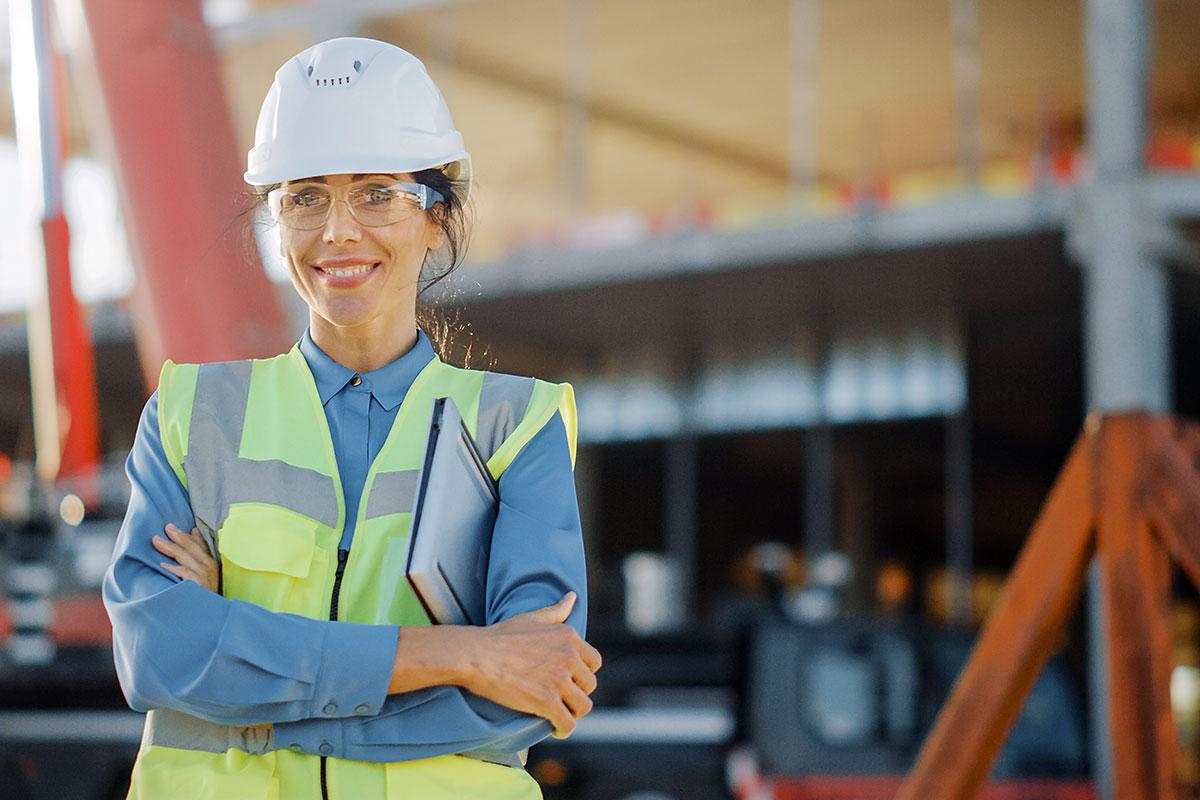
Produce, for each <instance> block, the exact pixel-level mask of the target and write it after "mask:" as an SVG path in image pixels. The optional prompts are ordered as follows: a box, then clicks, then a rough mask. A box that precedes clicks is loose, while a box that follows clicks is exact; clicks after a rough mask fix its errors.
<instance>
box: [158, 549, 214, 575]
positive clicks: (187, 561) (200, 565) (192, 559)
mask: <svg viewBox="0 0 1200 800" xmlns="http://www.w3.org/2000/svg"><path fill="white" fill-rule="evenodd" d="M171 547H172V549H171V550H164V552H166V553H167V555H169V556H171V558H173V559H175V560H176V561H177V562H178V563H179V565H180V566H181V567H187V568H188V569H190V570H192V571H193V572H195V573H196V574H197V575H203V574H204V572H205V571H206V565H205V563H204V560H203V559H202V558H201V557H200V556H198V555H196V553H194V552H192V551H191V550H188V549H187V548H185V547H183V546H182V545H171ZM159 549H160V550H163V549H164V548H159Z"/></svg>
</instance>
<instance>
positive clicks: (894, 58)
mask: <svg viewBox="0 0 1200 800" xmlns="http://www.w3.org/2000/svg"><path fill="white" fill-rule="evenodd" d="M253 5H255V6H256V8H258V9H268V8H269V9H272V10H279V9H280V8H286V7H289V6H292V7H296V8H299V7H300V6H301V5H303V4H299V3H289V2H287V1H286V0H274V1H271V0H258V1H257V2H256V3H254V4H253ZM370 5H371V7H372V9H374V10H375V12H376V13H373V14H371V15H370V16H369V17H368V18H367V19H366V20H365V21H362V22H361V23H360V24H358V25H356V26H353V30H356V31H357V32H359V33H361V34H362V35H366V36H373V37H377V38H383V39H387V40H389V41H392V42H394V43H396V44H398V45H400V46H402V47H405V48H406V49H409V50H411V51H412V52H414V53H415V54H417V55H418V56H419V57H421V58H422V59H423V60H425V62H426V64H427V65H428V67H429V70H430V73H431V74H432V75H433V77H434V79H435V80H436V81H437V82H438V84H439V85H440V86H441V88H442V90H443V93H444V94H445V95H446V97H447V99H448V101H449V102H450V105H451V109H452V111H453V114H454V116H455V120H456V123H457V124H458V127H459V128H460V129H461V130H462V131H463V134H464V136H465V137H466V141H467V145H468V148H469V149H470V150H471V152H472V155H473V157H474V160H475V166H476V174H477V176H478V181H479V186H480V190H481V191H480V192H479V195H478V200H479V203H480V205H479V212H480V223H481V224H480V225H479V226H478V228H477V237H476V252H477V253H478V252H480V251H482V252H485V253H486V252H489V251H492V250H495V249H497V248H499V247H500V246H501V243H502V242H504V241H511V240H512V239H513V238H514V237H516V238H521V237H522V236H536V235H537V233H538V232H539V231H543V230H545V229H546V228H548V227H550V226H553V225H554V224H556V223H558V222H561V221H563V220H564V219H566V218H568V217H570V216H571V214H572V212H571V210H570V207H569V203H568V201H567V198H568V193H567V191H566V189H565V188H564V187H565V185H566V181H567V179H566V178H565V177H564V174H565V173H566V172H567V169H566V167H565V165H566V163H567V162H568V156H567V152H568V150H567V144H566V138H567V135H568V134H567V131H568V130H569V127H568V125H567V124H566V122H565V120H566V115H565V114H564V108H565V101H564V97H565V90H566V87H565V85H564V76H565V75H569V74H571V73H572V71H573V70H574V71H580V70H582V74H584V75H586V89H587V107H588V110H589V114H588V116H587V119H588V123H587V126H586V136H585V140H584V142H585V143H584V144H583V145H582V150H581V151H578V152H583V153H585V154H586V158H584V159H583V160H582V163H580V160H579V159H575V161H574V162H573V163H574V167H573V168H572V170H571V171H572V172H573V173H574V176H575V180H577V181H579V183H577V184H575V185H576V186H577V187H582V189H581V190H580V191H581V196H582V202H581V204H580V205H581V206H582V207H581V209H580V211H581V212H583V213H587V214H593V215H594V214H596V213H598V212H614V211H618V210H620V209H632V210H636V211H639V212H659V213H661V212H670V211H671V210H677V209H681V208H692V207H695V206H696V205H697V204H698V203H704V202H710V203H711V202H715V203H729V202H735V203H736V202H743V203H746V204H748V205H769V204H772V203H782V202H783V201H784V200H785V199H786V197H787V189H788V162H789V157H788V156H789V80H790V67H789V63H790V62H789V6H790V4H789V2H788V0H754V1H753V2H750V3H747V2H745V1H744V0H654V2H645V0H605V2H595V0H593V1H592V2H590V3H589V2H586V0H473V1H471V2H467V1H463V2H439V3H429V4H426V5H428V6H429V7H427V8H425V9H424V10H420V11H415V12H408V13H392V14H388V13H378V9H379V7H380V6H381V3H379V2H372V3H371V4H370ZM397 5H402V4H401V3H398V4H397ZM818 5H819V23H818V35H817V37H816V39H815V41H816V52H815V65H816V69H815V72H814V73H812V74H811V75H810V77H809V80H811V81H813V83H812V87H813V88H814V89H815V114H812V115H805V116H804V118H802V119H799V120H797V123H796V124H797V125H798V126H800V127H799V128H798V130H799V132H800V135H801V141H802V142H803V141H807V142H809V143H810V145H809V146H810V147H811V148H812V150H810V151H804V150H802V152H811V153H812V155H813V157H815V163H816V171H817V175H818V177H819V179H820V182H821V184H822V185H824V186H836V185H840V184H844V183H846V182H855V181H870V180H871V179H873V178H875V177H878V176H881V175H897V174H905V173H913V172H922V173H926V174H929V175H934V176H941V177H942V178H950V179H953V178H954V177H955V175H956V172H957V165H958V161H959V148H960V141H959V127H958V124H957V114H958V110H957V109H958V106H957V103H956V81H955V71H954V67H953V65H954V58H953V39H952V25H951V2H950V0H902V1H898V0H821V2H819V3H818ZM343 7H344V8H347V9H353V8H354V4H352V3H346V4H345V5H344V6H343ZM978 13H979V28H980V38H979V58H980V65H981V83H980V87H979V97H978V102H979V107H980V133H979V137H980V151H981V156H982V159H983V161H984V162H985V164H986V163H991V162H998V161H1009V160H1020V159H1028V158H1029V157H1030V155H1031V154H1032V153H1033V152H1034V151H1035V150H1036V149H1037V147H1038V146H1039V142H1040V143H1041V144H1042V145H1043V146H1049V147H1053V148H1062V149H1067V148H1071V147H1073V146H1075V145H1077V144H1078V143H1079V141H1080V138H1081V130H1082V116H1083V113H1082V108H1083V95H1084V89H1083V77H1084V75H1083V30H1082V21H1081V2H1080V0H979V2H978ZM1153 13H1154V41H1155V56H1154V69H1153V82H1152V87H1153V88H1152V98H1153V101H1152V102H1153V112H1152V115H1153V116H1152V124H1153V127H1154V130H1155V131H1156V134H1158V135H1172V136H1181V137H1191V136H1196V135H1200V118H1198V117H1200V114H1198V113H1197V109H1198V108H1200V55H1197V54H1196V53H1195V46H1194V34H1195V31H1197V30H1200V3H1197V2H1194V0H1157V1H1156V2H1154V3H1153ZM312 28H313V26H312V25H308V26H303V25H302V26H299V27H297V28H295V29H294V30H290V31H280V32H276V33H272V34H269V35H265V36H260V37H256V38H254V39H251V40H240V41H233V42H232V43H227V44H224V45H222V53H223V56H224V68H225V79H226V85H227V87H228V93H229V98H230V104H231V108H232V112H233V120H234V124H235V127H236V131H237V135H238V137H239V141H240V142H241V144H242V146H243V147H248V146H249V144H250V140H251V137H252V135H253V129H254V120H255V117H256V115H257V110H258V104H259V103H260V101H261V98H262V95H263V93H264V92H265V91H266V88H267V86H268V85H269V84H270V81H271V77H272V74H273V72H274V70H275V69H276V68H277V66H278V65H279V64H280V63H282V62H283V61H284V60H286V59H287V58H288V57H289V56H291V55H292V54H294V53H295V52H296V51H298V50H300V49H302V48H303V47H305V46H307V45H308V44H310V43H311V42H312V41H313V37H314V32H313V30H312ZM227 38H229V37H227ZM233 38H236V37H233ZM5 77H6V78H7V75H5ZM72 109H75V110H76V112H77V111H78V104H77V103H74V104H72ZM11 128H12V110H11V104H10V101H9V98H8V97H7V95H6V96H5V97H4V100H3V101H2V102H0V136H3V135H11ZM72 129H73V131H75V134H74V137H73V145H74V147H75V148H76V149H77V150H83V149H86V148H87V146H88V145H87V142H86V141H85V137H84V136H83V134H82V133H81V132H80V131H81V130H82V129H83V126H80V125H78V124H77V123H76V124H73V126H72ZM805 136H807V137H809V138H807V139H805V138H803V137H805Z"/></svg>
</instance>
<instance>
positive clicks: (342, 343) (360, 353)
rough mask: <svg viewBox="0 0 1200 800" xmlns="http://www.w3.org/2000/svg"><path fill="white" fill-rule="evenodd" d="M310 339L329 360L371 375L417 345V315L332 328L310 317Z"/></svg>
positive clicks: (314, 317) (321, 320) (317, 318)
mask: <svg viewBox="0 0 1200 800" xmlns="http://www.w3.org/2000/svg"><path fill="white" fill-rule="evenodd" d="M308 328H309V335H311V336H312V340H313V344H315V345H316V346H317V347H319V348H321V350H322V351H324V352H325V354H326V355H328V356H329V357H330V358H332V359H333V360H334V361H336V362H338V363H339V364H341V365H342V366H345V367H349V368H350V369H352V370H354V371H355V372H372V371H373V370H377V369H379V368H380V367H382V366H386V365H387V364H390V363H392V362H393V361H395V360H396V359H397V358H399V357H400V356H402V355H404V354H405V353H407V352H408V351H409V350H411V349H412V348H413V345H415V344H416V343H417V322H416V315H415V313H413V314H408V315H406V316H405V318H404V319H401V320H397V319H395V318H392V319H389V320H388V321H387V322H386V324H384V323H382V322H381V321H378V320H372V321H371V322H367V323H363V324H362V325H355V326H348V327H343V326H339V325H334V324H333V323H331V322H329V321H328V320H326V319H323V318H322V317H319V316H317V315H316V314H312V313H310V314H309V318H308Z"/></svg>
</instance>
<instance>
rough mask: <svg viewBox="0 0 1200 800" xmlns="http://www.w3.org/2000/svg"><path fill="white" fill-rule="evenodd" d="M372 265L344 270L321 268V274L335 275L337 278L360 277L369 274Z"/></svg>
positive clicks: (372, 267)
mask: <svg viewBox="0 0 1200 800" xmlns="http://www.w3.org/2000/svg"><path fill="white" fill-rule="evenodd" d="M374 267H375V265H374V264H363V265H362V266H360V267H347V268H346V269H334V268H333V267H322V268H321V271H322V272H327V273H329V274H330V275H336V276H337V277H339V278H345V277H347V276H349V275H361V274H363V273H364V272H370V271H371V270H372V269H374Z"/></svg>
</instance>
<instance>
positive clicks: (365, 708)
mask: <svg viewBox="0 0 1200 800" xmlns="http://www.w3.org/2000/svg"><path fill="white" fill-rule="evenodd" d="M370 710H371V707H370V706H369V705H367V704H366V703H363V704H362V705H361V706H355V707H354V713H355V714H365V713H367V712H368V711H370Z"/></svg>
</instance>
